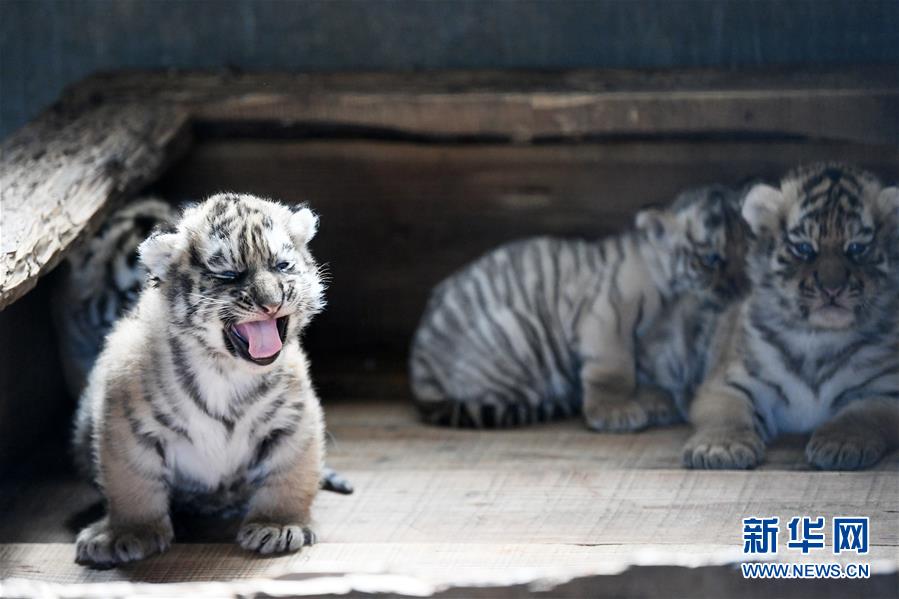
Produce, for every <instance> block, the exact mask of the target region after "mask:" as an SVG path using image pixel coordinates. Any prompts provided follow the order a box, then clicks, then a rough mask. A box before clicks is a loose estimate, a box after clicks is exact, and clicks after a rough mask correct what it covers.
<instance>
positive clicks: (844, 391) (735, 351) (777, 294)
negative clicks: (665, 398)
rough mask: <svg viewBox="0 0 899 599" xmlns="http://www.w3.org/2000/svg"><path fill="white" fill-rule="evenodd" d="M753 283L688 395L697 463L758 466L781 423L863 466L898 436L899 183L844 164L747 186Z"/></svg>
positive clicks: (692, 462)
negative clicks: (712, 361) (774, 183)
mask: <svg viewBox="0 0 899 599" xmlns="http://www.w3.org/2000/svg"><path fill="white" fill-rule="evenodd" d="M743 216H744V218H745V220H746V221H747V222H748V224H749V225H750V227H751V229H752V232H753V234H754V240H753V241H752V243H751V245H750V248H749V250H748V254H747V268H748V271H749V274H750V278H751V280H752V292H751V293H750V294H749V295H748V296H747V297H746V298H745V299H744V300H743V301H742V302H739V303H737V304H735V305H733V306H732V307H731V308H730V310H729V313H728V314H727V315H726V316H725V317H724V318H723V319H722V320H723V322H724V323H725V324H723V325H722V326H721V327H720V330H719V333H718V335H717V338H716V340H715V348H716V349H713V354H716V355H720V356H721V358H720V363H719V364H717V365H716V366H715V367H713V368H712V369H711V370H710V376H709V379H708V380H707V382H705V383H704V384H703V385H702V387H701V388H700V389H699V391H698V393H697V396H696V398H695V400H694V401H693V403H692V405H691V406H690V420H691V422H692V423H693V424H694V425H695V427H696V432H695V434H694V435H693V436H692V438H691V439H690V440H689V441H688V442H687V444H686V447H685V448H684V453H683V459H684V463H685V465H686V466H688V467H691V468H751V467H753V466H755V465H757V464H758V463H760V462H761V461H762V459H763V457H764V452H765V442H766V441H767V440H769V439H771V438H773V437H774V436H776V435H778V434H779V433H782V432H795V433H803V432H813V434H812V437H811V440H810V441H809V443H808V445H807V447H806V457H807V459H808V461H809V462H810V463H811V464H813V465H815V466H817V467H820V468H825V469H839V470H848V469H857V468H864V467H867V466H870V465H872V464H873V463H875V462H877V461H878V460H879V459H880V458H881V457H882V456H883V455H884V454H885V453H886V452H887V451H888V450H889V449H890V448H892V447H896V446H897V445H899V189H897V188H896V187H886V186H884V185H883V184H882V183H881V182H880V181H879V180H878V179H877V178H876V177H875V176H874V175H873V174H871V173H869V172H866V171H863V170H860V169H857V168H854V167H851V166H847V165H842V164H816V165H812V166H808V167H804V168H799V169H796V170H794V171H792V172H790V173H788V174H787V175H786V176H785V177H784V178H783V179H782V181H781V182H780V185H779V186H778V187H769V186H766V185H758V186H755V187H754V188H752V189H751V190H750V192H749V193H748V195H747V197H746V200H745V203H744V205H743Z"/></svg>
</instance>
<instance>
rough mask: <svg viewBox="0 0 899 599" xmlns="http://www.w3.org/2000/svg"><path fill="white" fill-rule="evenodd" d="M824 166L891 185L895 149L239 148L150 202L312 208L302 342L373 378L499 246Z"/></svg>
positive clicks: (643, 145)
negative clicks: (860, 169)
mask: <svg viewBox="0 0 899 599" xmlns="http://www.w3.org/2000/svg"><path fill="white" fill-rule="evenodd" d="M834 157H839V158H841V159H843V160H847V161H851V162H856V163H859V164H862V165H864V166H866V167H868V168H871V169H872V170H874V171H875V172H878V173H880V174H881V175H882V176H884V177H887V178H894V179H895V178H899V146H889V147H887V146H860V145H854V144H845V143H787V142H766V141H755V142H747V141H743V142H725V141H718V142H713V141H704V142H670V141H668V142H662V141H641V142H637V141H630V142H625V141H619V142H614V143H611V142H610V143H589V144H576V145H539V146H510V145H502V144H495V145H491V144H486V145H448V144H433V145H430V144H416V143H395V142H372V141H328V142H326V141H306V142H298V141H267V142H260V141H252V140H245V141H214V142H213V141H210V142H205V143H201V144H198V145H197V146H195V150H194V151H193V152H191V153H190V154H189V155H188V156H187V158H186V159H185V160H184V161H183V162H182V163H180V164H179V165H177V166H176V167H175V168H173V169H172V170H171V171H170V172H169V173H167V175H166V176H165V177H164V178H163V180H162V181H160V183H159V185H158V186H157V189H158V191H159V192H160V193H161V194H162V195H163V196H165V197H170V198H172V199H175V200H196V199H199V198H202V197H205V196H207V195H209V194H211V193H214V192H217V191H220V190H222V189H232V190H237V191H246V192H253V193H258V194H263V195H268V196H272V197H276V198H280V199H282V200H285V201H288V202H300V201H309V202H310V203H311V205H312V206H313V207H314V208H315V209H316V210H317V211H318V212H320V213H321V217H322V221H321V228H320V232H319V234H318V236H316V239H315V240H314V241H313V251H314V253H315V256H316V257H317V259H319V260H320V261H322V262H325V263H327V264H328V268H329V271H330V274H331V279H332V282H331V285H330V287H329V290H328V309H327V310H326V311H325V312H324V313H323V314H322V315H321V316H320V317H317V318H316V320H315V321H314V322H313V324H312V327H311V328H310V330H309V333H308V335H307V342H308V346H309V348H310V350H311V355H312V358H313V366H316V364H317V362H320V361H327V360H329V359H334V358H341V359H345V357H346V356H351V355H361V356H363V357H364V358H367V359H370V360H371V361H372V362H373V363H374V366H373V367H374V368H378V364H380V363H381V362H383V361H384V360H385V358H386V357H387V356H389V355H391V354H392V355H394V356H402V355H404V354H405V352H406V349H407V344H408V342H409V339H410V338H411V334H412V331H413V329H414V327H415V325H416V323H417V321H418V318H419V316H420V314H421V312H422V310H423V308H424V305H425V301H426V299H427V296H428V293H429V292H430V289H431V288H432V287H433V285H435V284H436V283H437V282H438V281H439V280H441V279H442V278H443V277H445V276H447V275H449V274H450V273H451V272H453V271H454V270H455V269H457V268H459V267H461V266H462V265H464V264H465V263H466V262H468V261H470V260H472V259H474V258H475V257H477V256H478V255H480V254H481V253H483V252H485V251H487V250H488V249H490V248H492V247H495V246H496V245H498V244H500V243H502V242H505V241H508V240H511V239H514V238H518V237H525V236H529V235H538V234H550V235H564V236H575V237H578V236H579V237H587V238H594V237H598V236H601V235H606V234H610V233H612V232H615V231H618V230H620V229H621V228H623V227H625V226H628V224H629V223H630V222H631V220H632V217H633V214H634V213H635V212H636V211H637V210H638V209H639V208H640V207H642V206H645V205H647V204H650V203H658V202H662V201H666V200H668V199H669V198H671V197H673V196H674V194H676V193H677V192H678V191H680V190H681V189H683V188H684V187H687V186H689V185H696V184H704V183H709V182H715V181H716V182H722V183H737V182H738V181H740V180H743V179H745V178H746V177H747V176H749V175H760V176H765V177H779V176H780V175H781V174H782V173H783V172H784V171H785V170H786V169H788V168H790V167H792V166H794V165H796V164H798V163H801V162H808V161H813V160H826V159H833V158H834ZM360 363H361V360H360ZM359 369H360V368H358V367H357V368H356V370H359ZM360 388H361V387H357V388H352V389H348V390H347V389H344V390H345V391H349V392H351V393H355V392H357V391H359V389H360ZM372 392H373V393H374V394H375V395H377V394H378V393H383V392H384V389H383V388H372Z"/></svg>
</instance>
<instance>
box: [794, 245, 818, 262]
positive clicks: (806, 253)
mask: <svg viewBox="0 0 899 599" xmlns="http://www.w3.org/2000/svg"><path fill="white" fill-rule="evenodd" d="M790 251H791V252H793V254H794V255H795V256H796V257H797V258H802V259H803V260H813V259H814V258H815V255H816V254H815V248H814V246H813V245H812V244H810V243H809V242H807V241H803V242H802V243H792V244H790Z"/></svg>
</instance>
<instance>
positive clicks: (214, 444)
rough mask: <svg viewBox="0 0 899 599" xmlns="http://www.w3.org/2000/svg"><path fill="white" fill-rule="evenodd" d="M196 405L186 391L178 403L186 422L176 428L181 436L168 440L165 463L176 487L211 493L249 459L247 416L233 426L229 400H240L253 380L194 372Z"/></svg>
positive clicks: (246, 376)
mask: <svg viewBox="0 0 899 599" xmlns="http://www.w3.org/2000/svg"><path fill="white" fill-rule="evenodd" d="M192 372H193V375H194V377H195V381H196V386H197V389H196V391H197V392H199V394H200V397H199V398H198V399H199V401H194V400H192V399H190V395H189V393H190V391H188V392H187V393H185V395H184V397H183V398H182V401H181V402H180V405H181V409H182V411H183V412H184V414H185V416H186V418H185V421H184V422H181V423H180V424H181V426H182V427H183V428H184V430H185V432H186V434H184V435H179V436H176V437H174V438H173V439H171V441H170V443H169V444H168V447H167V449H166V460H167V462H168V463H169V464H170V467H171V468H172V470H173V474H174V479H175V483H176V486H185V487H190V488H196V487H202V488H205V489H206V490H214V489H215V488H216V487H218V485H219V484H220V483H221V482H223V481H226V480H229V479H231V478H232V477H233V476H234V475H235V474H239V473H240V472H241V470H242V469H243V468H245V467H246V465H247V463H248V462H249V461H250V459H251V458H252V452H253V451H254V449H255V445H254V444H253V443H252V441H251V438H250V435H249V434H248V430H247V425H248V424H247V422H246V420H247V418H246V416H247V414H246V413H243V414H241V416H242V417H241V418H238V419H237V421H236V422H235V416H236V414H232V407H233V405H234V402H235V398H238V397H240V396H242V395H243V394H245V393H247V392H248V391H250V390H251V389H253V388H254V387H255V386H256V385H258V380H257V378H256V377H254V376H252V375H251V374H250V373H245V372H241V371H234V372H230V373H223V372H219V371H215V370H213V369H207V368H203V367H196V368H195V369H194V370H193V371H192Z"/></svg>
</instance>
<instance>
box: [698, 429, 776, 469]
mask: <svg viewBox="0 0 899 599" xmlns="http://www.w3.org/2000/svg"><path fill="white" fill-rule="evenodd" d="M764 456H765V443H764V442H763V441H762V439H761V437H759V436H758V435H757V434H756V433H755V432H753V431H747V430H733V429H712V430H704V431H703V430H700V431H698V432H696V433H695V434H694V435H693V436H692V437H690V438H689V439H688V440H687V443H686V445H684V452H683V461H684V466H686V467H687V468H695V469H707V470H725V469H739V470H746V469H748V468H754V467H756V466H758V465H759V463H761V461H762V458H764Z"/></svg>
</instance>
